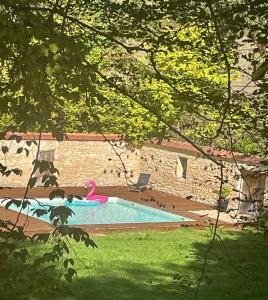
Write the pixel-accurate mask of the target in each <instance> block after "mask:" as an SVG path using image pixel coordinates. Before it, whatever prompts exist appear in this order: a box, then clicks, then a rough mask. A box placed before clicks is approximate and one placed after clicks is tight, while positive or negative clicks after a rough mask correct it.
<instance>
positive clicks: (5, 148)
mask: <svg viewBox="0 0 268 300" xmlns="http://www.w3.org/2000/svg"><path fill="white" fill-rule="evenodd" d="M8 151H9V148H8V147H7V146H2V152H3V153H4V154H6V153H7V152H8Z"/></svg>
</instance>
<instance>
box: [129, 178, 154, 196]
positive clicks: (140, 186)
mask: <svg viewBox="0 0 268 300" xmlns="http://www.w3.org/2000/svg"><path fill="white" fill-rule="evenodd" d="M150 176H151V174H146V173H140V176H139V179H138V182H137V183H136V184H132V185H129V186H128V190H129V191H130V192H139V193H140V192H141V191H144V190H146V189H147V188H148V185H149V179H150Z"/></svg>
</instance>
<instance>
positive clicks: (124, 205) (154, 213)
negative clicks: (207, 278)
mask: <svg viewBox="0 0 268 300" xmlns="http://www.w3.org/2000/svg"><path fill="white" fill-rule="evenodd" d="M39 201H40V202H41V203H42V204H43V205H53V206H59V205H65V206H68V207H69V208H70V209H72V210H73V212H74V215H73V216H72V217H70V218H69V219H68V224H70V225H74V224H119V223H150V222H152V223H155V222H182V221H193V220H191V219H188V218H185V217H182V216H178V215H174V214H172V213H169V212H165V211H162V210H159V209H155V208H151V207H148V206H145V205H141V204H138V203H134V202H130V201H127V200H123V199H119V198H115V197H109V201H108V202H106V203H105V204H98V203H90V202H88V201H83V200H75V201H73V202H72V203H69V202H68V201H66V200H62V199H54V200H49V199H39ZM30 202H31V204H32V205H31V209H37V208H40V206H39V205H38V204H37V203H36V201H32V200H31V201H30ZM9 208H10V209H13V210H16V211H19V209H20V208H17V207H16V206H13V205H12V206H10V207H9ZM22 212H23V213H26V211H22ZM32 214H33V212H32V211H29V216H32ZM33 217H36V215H34V216H33ZM39 219H41V220H44V221H46V222H50V221H49V217H48V215H44V216H41V217H39Z"/></svg>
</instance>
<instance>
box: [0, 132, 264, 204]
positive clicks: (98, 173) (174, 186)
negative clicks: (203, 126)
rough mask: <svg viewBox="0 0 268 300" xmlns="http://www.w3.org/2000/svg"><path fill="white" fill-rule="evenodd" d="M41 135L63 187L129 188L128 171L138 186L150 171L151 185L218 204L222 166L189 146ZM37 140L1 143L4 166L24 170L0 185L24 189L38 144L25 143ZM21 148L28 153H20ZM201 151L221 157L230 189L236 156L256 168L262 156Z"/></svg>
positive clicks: (235, 174) (1, 179)
mask: <svg viewBox="0 0 268 300" xmlns="http://www.w3.org/2000/svg"><path fill="white" fill-rule="evenodd" d="M42 136H43V138H42V140H41V147H40V150H41V153H43V151H48V150H50V151H52V154H53V155H52V156H50V158H51V157H52V158H53V159H54V165H55V167H56V168H58V170H59V172H60V175H59V178H58V182H59V184H60V186H62V187H64V186H83V185H84V183H85V181H86V180H88V179H94V180H96V182H97V185H99V186H126V185H127V181H126V178H125V172H124V167H125V168H126V171H127V176H128V182H129V183H130V182H133V183H136V182H137V180H138V177H139V174H140V173H141V172H144V173H149V174H151V178H150V183H151V184H152V186H153V187H154V188H155V189H157V190H160V191H163V192H165V193H169V194H173V195H177V196H183V197H187V198H188V199H192V200H196V201H202V202H205V203H208V204H216V201H217V194H218V192H219V179H218V178H217V177H219V168H218V167H217V166H216V165H215V164H214V163H212V162H211V161H210V160H209V159H208V158H205V157H203V156H201V155H200V153H199V152H198V151H197V150H196V149H194V148H193V147H192V146H191V145H190V144H187V143H182V142H176V141H162V142H161V144H160V145H159V144H158V143H155V142H150V143H149V142H148V143H145V144H144V145H143V147H142V148H141V149H129V148H128V147H127V146H126V144H125V143H124V142H123V141H122V140H121V139H120V138H118V136H117V137H116V136H113V137H112V136H110V138H111V139H110V140H109V141H107V140H106V139H105V138H103V137H102V136H100V135H92V134H68V135H67V136H66V138H65V139H64V141H62V142H58V141H56V140H55V139H54V138H53V137H52V136H51V135H49V134H43V135H42ZM36 138H37V137H36V136H35V137H33V136H27V135H26V136H24V137H23V139H22V141H20V143H17V142H16V141H15V140H3V141H2V142H0V146H7V147H8V148H9V151H8V152H7V153H6V154H3V153H2V154H1V155H0V163H2V164H3V165H7V166H8V167H9V168H15V167H16V168H19V169H21V170H22V175H21V176H15V175H14V174H12V175H10V176H9V177H3V176H2V177H0V186H10V187H23V186H26V184H27V181H28V179H29V176H30V174H31V172H32V161H33V160H34V159H35V157H36V151H37V146H36V145H35V144H31V145H27V143H26V140H36ZM111 144H112V145H113V147H112V146H111ZM20 147H25V148H26V149H27V150H26V151H25V150H23V152H22V153H20V154H17V153H16V152H17V149H18V148H20ZM203 151H205V152H206V153H207V154H209V155H213V156H214V157H215V158H216V157H218V158H217V159H220V160H221V161H222V162H223V163H224V164H225V168H224V174H225V177H226V179H228V181H229V182H228V184H226V186H227V187H228V186H229V187H234V188H237V187H238V186H239V182H240V183H241V180H240V181H239V180H238V179H239V173H240V172H239V171H238V170H237V167H236V165H235V164H234V163H233V162H232V157H233V155H235V157H236V159H237V160H238V161H240V162H243V163H247V164H249V163H250V164H258V162H259V160H260V158H258V157H253V156H252V157H245V156H244V155H242V154H241V153H234V154H232V155H231V154H230V153H228V152H227V151H219V150H215V149H211V148H209V147H204V148H203ZM26 152H28V156H27V155H26ZM50 154H51V153H50ZM122 163H123V164H124V166H123V164H122ZM38 183H39V184H40V181H39V182H38ZM38 183H37V184H38ZM240 188H241V187H240ZM232 196H238V195H236V194H235V193H233V194H231V195H229V198H231V197H232Z"/></svg>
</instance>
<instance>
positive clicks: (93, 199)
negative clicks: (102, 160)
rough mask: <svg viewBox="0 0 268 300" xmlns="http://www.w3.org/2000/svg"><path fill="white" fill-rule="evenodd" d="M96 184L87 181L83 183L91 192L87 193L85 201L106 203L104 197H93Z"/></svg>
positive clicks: (92, 181) (106, 199)
mask: <svg viewBox="0 0 268 300" xmlns="http://www.w3.org/2000/svg"><path fill="white" fill-rule="evenodd" d="M96 187H97V184H96V182H95V181H94V180H88V181H87V182H86V183H85V188H87V189H88V188H91V190H90V191H89V192H88V194H87V197H86V199H87V200H88V201H97V202H99V203H106V202H107V201H108V197H107V196H104V195H94V193H95V191H96Z"/></svg>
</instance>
